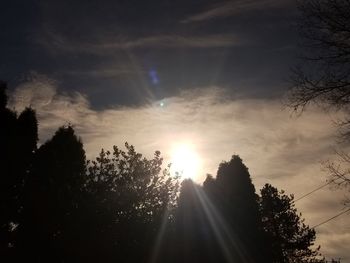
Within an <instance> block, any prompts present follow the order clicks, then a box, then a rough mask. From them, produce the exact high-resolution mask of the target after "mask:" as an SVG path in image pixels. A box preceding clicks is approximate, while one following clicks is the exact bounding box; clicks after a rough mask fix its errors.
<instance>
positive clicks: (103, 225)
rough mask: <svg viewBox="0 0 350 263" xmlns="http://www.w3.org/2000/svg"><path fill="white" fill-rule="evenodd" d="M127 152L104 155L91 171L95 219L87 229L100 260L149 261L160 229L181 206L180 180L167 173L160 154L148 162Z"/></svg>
mask: <svg viewBox="0 0 350 263" xmlns="http://www.w3.org/2000/svg"><path fill="white" fill-rule="evenodd" d="M125 147H126V151H122V150H120V149H119V148H118V147H116V146H114V147H113V152H110V151H104V150H102V151H101V153H100V155H99V156H98V157H97V158H96V160H94V161H92V162H90V164H89V167H88V174H87V176H88V180H87V183H86V191H87V194H88V196H89V197H88V198H89V199H88V200H89V205H90V206H91V208H92V209H90V210H89V213H90V215H89V218H90V219H92V220H91V222H90V224H91V226H90V227H87V228H89V229H90V230H92V231H91V232H90V233H88V235H89V236H88V237H87V238H86V239H87V240H90V241H91V243H90V245H88V246H89V247H91V249H92V251H95V252H96V253H95V256H97V257H99V258H97V260H101V258H104V259H106V261H112V260H119V261H121V262H136V261H138V262H139V261H144V260H145V258H147V257H150V252H151V251H152V247H153V245H154V242H155V240H156V236H157V234H158V232H159V231H160V226H161V225H162V222H163V221H164V220H165V221H169V220H171V218H172V212H171V211H172V210H173V207H174V205H175V202H176V196H177V187H178V183H177V178H176V177H172V176H170V173H169V170H168V169H165V170H162V162H163V159H162V158H161V156H160V152H159V151H156V152H155V154H154V157H153V159H150V160H148V159H146V158H144V157H142V155H141V154H140V153H137V152H136V151H135V148H134V147H133V146H131V145H129V144H128V143H126V144H125ZM96 242H97V243H96ZM96 250H97V251H96Z"/></svg>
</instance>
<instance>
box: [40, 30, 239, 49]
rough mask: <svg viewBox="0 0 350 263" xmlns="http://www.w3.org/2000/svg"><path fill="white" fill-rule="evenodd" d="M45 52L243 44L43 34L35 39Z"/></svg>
mask: <svg viewBox="0 0 350 263" xmlns="http://www.w3.org/2000/svg"><path fill="white" fill-rule="evenodd" d="M37 42H39V44H41V45H43V46H45V47H46V49H47V50H49V51H52V52H55V51H66V52H77V53H82V52H83V53H92V54H111V53H113V52H115V51H119V50H130V49H140V48H164V49H173V48H219V47H232V46H237V45H241V44H242V43H243V42H244V41H242V40H241V39H239V38H238V37H236V36H235V35H234V34H213V35H180V34H178V35H177V34H173V35H172V34H170V35H151V36H145V37H135V38H130V37H124V36H117V37H101V38H96V39H92V40H90V41H85V42H80V41H76V40H71V39H68V38H66V37H64V36H62V35H60V34H57V33H53V32H49V31H47V32H46V34H45V36H44V37H43V36H41V37H40V38H38V39H37Z"/></svg>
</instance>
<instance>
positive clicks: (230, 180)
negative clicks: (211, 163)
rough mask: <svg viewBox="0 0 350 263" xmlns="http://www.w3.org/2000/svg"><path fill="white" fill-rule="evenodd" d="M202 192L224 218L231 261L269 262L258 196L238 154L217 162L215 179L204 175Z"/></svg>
mask: <svg viewBox="0 0 350 263" xmlns="http://www.w3.org/2000/svg"><path fill="white" fill-rule="evenodd" d="M203 188H204V192H206V193H207V195H208V197H209V198H210V199H211V200H212V202H213V204H214V205H215V207H216V208H217V210H218V212H220V215H221V217H222V218H223V220H224V221H225V222H227V231H228V232H230V237H228V239H230V240H231V241H230V242H231V248H230V249H229V251H230V253H232V255H231V257H232V258H233V259H234V261H235V262H262V260H263V262H271V261H270V255H269V253H270V252H269V251H270V249H269V247H268V244H267V243H266V242H265V236H264V232H263V229H262V225H261V217H260V213H259V207H258V196H257V195H256V193H255V188H254V185H253V184H252V181H251V178H250V174H249V172H248V168H247V167H246V166H245V165H244V164H243V161H242V159H241V158H240V157H239V156H238V155H234V156H232V159H231V160H230V161H229V162H223V163H221V164H220V166H219V169H218V172H217V176H216V179H213V178H211V177H207V179H206V181H205V182H204V185H203Z"/></svg>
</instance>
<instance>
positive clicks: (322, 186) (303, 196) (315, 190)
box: [294, 180, 334, 203]
mask: <svg viewBox="0 0 350 263" xmlns="http://www.w3.org/2000/svg"><path fill="white" fill-rule="evenodd" d="M333 182H334V180H331V181H329V182H328V183H326V184H324V185H321V186H320V187H317V188H316V189H314V190H312V191H311V192H308V193H306V194H304V195H302V196H301V197H299V198H297V199H296V200H294V203H296V202H298V201H299V200H301V199H303V198H305V197H307V196H309V195H311V194H313V193H314V192H317V191H318V190H320V189H322V188H324V187H326V186H327V185H329V184H331V183H333Z"/></svg>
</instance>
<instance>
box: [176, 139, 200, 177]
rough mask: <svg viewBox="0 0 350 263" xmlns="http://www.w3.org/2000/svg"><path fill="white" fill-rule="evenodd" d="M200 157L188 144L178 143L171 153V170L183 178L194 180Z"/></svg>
mask: <svg viewBox="0 0 350 263" xmlns="http://www.w3.org/2000/svg"><path fill="white" fill-rule="evenodd" d="M199 166H200V159H199V156H198V154H197V153H196V151H195V150H194V147H193V146H191V145H190V144H179V145H176V146H175V147H174V148H173V151H172V155H171V172H172V173H173V174H175V173H176V172H177V173H179V175H180V176H181V177H182V178H184V179H192V180H195V179H196V177H197V175H198V170H199Z"/></svg>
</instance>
